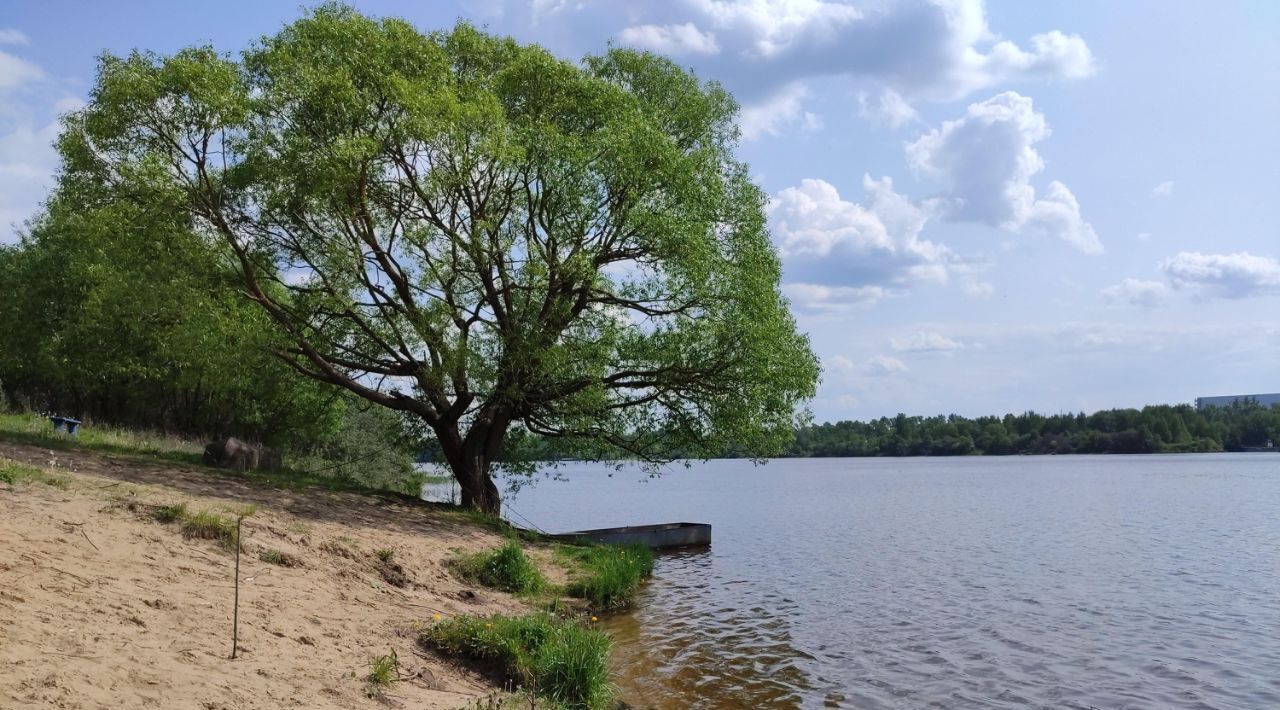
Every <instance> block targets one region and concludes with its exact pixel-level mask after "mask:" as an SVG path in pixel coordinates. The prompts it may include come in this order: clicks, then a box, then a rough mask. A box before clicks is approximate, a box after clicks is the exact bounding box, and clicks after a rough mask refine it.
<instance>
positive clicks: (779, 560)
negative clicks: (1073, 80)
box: [509, 454, 1280, 709]
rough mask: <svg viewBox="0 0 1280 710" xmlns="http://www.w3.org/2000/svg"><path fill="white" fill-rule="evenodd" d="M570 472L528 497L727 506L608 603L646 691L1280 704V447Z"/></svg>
mask: <svg viewBox="0 0 1280 710" xmlns="http://www.w3.org/2000/svg"><path fill="white" fill-rule="evenodd" d="M559 472H560V474H562V475H564V476H567V477H568V478H569V479H570V481H569V482H567V483H566V482H557V481H543V482H540V483H539V484H538V485H537V486H536V487H534V488H531V489H526V490H523V491H521V492H520V493H519V494H517V495H516V496H515V497H514V498H511V499H510V501H509V504H510V507H509V510H510V511H512V512H513V513H518V514H519V515H521V516H524V517H526V518H528V519H529V520H531V521H533V522H534V523H536V524H537V525H539V526H541V527H543V528H545V529H547V530H550V531H553V532H555V531H563V530H572V529H581V528H591V527H606V526H614V525H625V524H640V523H655V522H673V521H696V522H709V523H711V524H712V525H713V526H714V528H713V535H714V543H713V545H712V547H711V549H710V550H707V551H704V552H691V553H680V554H674V555H666V556H662V557H660V558H659V561H658V564H657V568H656V571H655V576H654V579H653V581H652V582H651V583H650V584H649V585H648V586H647V588H646V590H645V592H644V594H643V595H642V597H641V599H640V605H639V608H638V609H637V610H636V611H634V612H633V613H631V614H628V615H626V616H622V617H617V618H612V619H608V620H607V621H605V622H604V623H605V625H606V628H608V630H609V631H610V632H611V633H612V634H613V635H614V638H615V646H616V650H615V663H616V666H617V667H616V677H617V679H618V682H619V686H620V690H621V696H622V698H623V699H624V700H627V701H628V702H630V703H631V704H633V705H635V706H637V707H657V708H775V707H777V708H788V707H823V706H824V705H826V706H829V707H846V708H921V707H939V708H988V707H999V708H1003V707H1007V708H1024V707H1051V708H1107V709H1111V708H1273V707H1280V456H1277V455H1275V454H1221V455H1186V456H1142V457H1137V456H1134V457H1119V456H1115V457H1113V456H1079V457H1074V456H1065V457H1010V458H976V457H969V458H929V459H812V460H778V461H773V462H771V463H769V464H768V465H766V466H762V467H755V466H752V465H751V464H750V463H748V462H743V461H713V462H709V463H706V464H694V465H693V466H692V467H691V468H683V467H674V468H672V469H670V472H669V473H668V474H666V475H665V476H663V477H662V478H660V479H657V480H648V479H647V478H645V477H644V476H643V475H642V474H640V473H639V472H638V471H637V470H635V469H624V470H622V471H613V470H612V469H611V468H609V467H606V466H601V465H585V464H571V465H568V466H565V467H563V468H561V469H560V471H559ZM610 473H612V476H610V475H609V474H610ZM513 518H514V519H515V520H516V521H517V522H519V521H520V519H519V518H518V517H514V515H513Z"/></svg>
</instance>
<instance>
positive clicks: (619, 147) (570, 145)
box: [60, 5, 818, 512]
mask: <svg viewBox="0 0 1280 710" xmlns="http://www.w3.org/2000/svg"><path fill="white" fill-rule="evenodd" d="M736 114H737V105H736V103H735V102H734V101H733V99H732V98H731V97H730V96H729V95H728V94H727V93H726V92H724V91H723V90H722V89H721V88H720V87H719V86H718V85H716V84H714V83H706V82H701V81H699V80H698V79H697V77H695V76H693V75H692V74H691V73H689V72H688V71H686V70H684V69H682V68H680V67H679V66H677V65H675V64H673V63H672V62H670V61H669V60H666V59H664V58H661V57H658V56H655V55H652V54H648V53H642V52H635V51H631V50H625V49H616V48H614V49H609V50H608V51H606V52H605V53H603V54H601V55H598V56H589V57H586V58H585V59H584V60H583V61H582V62H580V63H571V62H567V61H564V60H561V59H558V58H556V57H554V56H552V55H551V54H550V53H548V52H546V51H545V50H543V49H541V48H539V47H536V46H529V45H521V44H518V43H516V42H515V41H513V40H510V39H505V38H500V37H493V36H490V35H487V34H485V33H482V32H480V31H478V30H476V29H475V28H473V27H471V26H469V25H466V24H459V25H458V26H457V27H455V28H454V29H452V30H451V31H445V32H435V33H429V34H424V33H421V32H419V31H418V30H417V29H415V28H414V27H413V26H411V25H409V24H408V23H406V22H403V21H401V20H396V19H372V18H368V17H365V16H363V15H361V14H359V13H357V12H356V11H354V10H352V9H350V8H348V7H345V6H341V5H324V6H322V7H320V8H318V9H316V10H314V11H312V12H309V13H307V14H306V15H305V16H303V17H302V18H301V19H299V20H297V21H296V22H294V23H293V24H291V25H288V26H286V27H285V28H283V29H282V30H281V31H280V32H279V33H278V34H276V35H274V36H271V37H265V38H263V39H262V40H261V41H259V42H258V43H256V44H255V45H254V46H253V47H251V48H249V49H248V50H246V51H245V52H243V53H242V54H241V55H240V56H238V57H232V56H229V55H222V54H218V53H217V52H216V51H215V50H214V49H212V48H209V47H197V48H190V49H186V50H182V51H180V52H177V53H176V54H173V55H172V56H158V55H155V54H149V53H142V52H135V53H134V54H132V55H130V56H128V57H114V56H105V57H103V59H102V60H101V64H100V68H99V76H98V81H97V84H96V86H95V87H94V89H93V92H92V96H91V100H90V102H89V105H88V106H87V107H86V108H85V109H83V110H81V111H79V112H78V113H76V114H74V115H73V116H72V117H70V118H69V119H68V121H67V131H66V133H65V134H64V136H63V138H62V139H61V142H60V150H61V152H62V155H63V158H64V172H63V175H62V178H61V184H60V191H61V192H62V193H63V194H64V195H66V196H67V197H68V198H69V199H75V195H76V194H77V193H78V192H80V191H91V192H94V193H95V194H99V193H103V194H108V195H110V201H112V202H115V203H121V204H128V205H132V206H133V208H134V209H139V210H144V211H145V210H148V209H152V208H153V206H155V205H165V206H166V207H172V208H174V209H176V210H177V212H178V213H179V214H180V215H181V217H182V220H183V222H184V225H185V226H186V228H187V229H189V231H190V233H191V234H193V235H196V236H198V237H199V238H201V239H204V240H206V242H207V243H208V244H216V245H218V246H219V248H220V249H222V250H223V253H224V254H226V255H227V256H228V257H230V259H231V260H232V261H233V263H234V265H235V267H236V270H237V271H238V272H239V277H240V288H241V289H242V291H243V293H244V294H245V295H247V296H248V298H249V299H250V300H251V301H253V302H255V303H257V304H258V305H259V306H260V307H261V308H262V309H263V312H265V313H266V315H267V316H268V317H269V322H270V323H271V324H272V328H273V329H274V332H275V334H276V336H275V337H273V338H272V342H273V343H275V345H274V351H275V353H276V355H277V356H278V357H280V358H282V359H283V361H284V362H286V363H288V365H289V366H291V367H292V368H293V369H294V370H296V371H297V372H299V373H301V374H303V375H306V376H308V377H310V378H313V379H315V380H319V381H322V382H326V383H330V384H333V385H337V386H339V387H342V388H345V389H346V390H349V391H350V392H353V393H355V394H357V395H359V396H361V397H364V398H365V399H368V400H370V401H372V402H375V403H377V404H379V405H382V406H384V407H388V408H390V409H393V410H399V411H402V412H406V413H410V414H412V415H414V416H416V417H417V418H419V419H420V420H421V421H423V422H424V423H425V425H426V426H427V427H428V428H429V429H430V430H431V431H432V432H433V433H434V435H435V437H436V438H437V439H438V440H439V443H440V450H441V452H442V454H443V456H444V458H445V459H446V460H447V462H448V464H449V466H450V467H451V469H452V470H453V472H454V474H455V475H456V476H457V477H458V480H459V483H460V487H461V489H462V492H463V502H464V504H467V505H472V506H475V507H479V508H482V509H485V510H488V511H490V512H496V511H497V510H498V507H499V499H498V494H497V490H496V487H495V486H494V484H493V482H492V480H491V477H490V468H491V466H492V465H493V462H494V461H495V460H497V459H499V458H500V455H501V451H502V447H503V441H504V438H505V436H506V433H507V431H508V429H509V428H511V427H512V426H518V427H521V428H523V429H524V430H527V431H528V432H530V433H533V434H536V435H539V436H542V437H551V438H554V439H556V440H558V441H559V442H560V446H561V448H564V449H568V450H571V451H573V452H574V453H575V455H578V456H580V457H586V458H590V457H594V456H598V455H602V454H604V453H606V452H610V451H616V450H618V449H621V450H623V451H626V452H628V453H629V454H630V455H633V456H636V457H638V458H641V459H644V460H649V461H662V460H665V459H667V458H669V457H672V456H674V455H676V454H680V455H684V456H690V455H692V456H698V455H715V454H718V453H720V452H721V451H724V450H726V449H727V448H730V447H733V448H734V449H735V450H739V451H743V452H744V453H746V454H748V455H752V456H765V455H769V454H774V453H778V452H780V451H781V450H782V448H783V447H784V446H785V444H786V442H787V441H788V439H789V437H790V436H791V435H792V432H793V430H794V427H795V426H796V425H798V424H799V423H801V421H802V419H803V411H802V405H803V402H804V401H805V400H806V399H808V398H810V397H812V396H813V392H814V387H815V383H816V380H817V374H818V365H817V360H816V358H815V357H814V355H813V353H812V352H811V350H810V348H809V345H808V342H807V339H806V338H805V337H804V336H802V335H801V334H799V333H798V332H797V330H796V326H795V323H794V320H793V318H792V316H791V314H790V312H789V309H788V304H787V302H786V300H785V299H784V298H783V297H782V295H781V293H780V290H779V280H780V264H779V260H778V257H777V254H776V251H775V249H774V247H773V245H772V243H771V241H770V239H769V235H768V232H767V228H766V223H765V213H764V206H765V203H766V199H767V198H766V196H765V194H764V193H763V192H762V190H761V189H760V188H759V187H757V186H756V185H755V184H753V182H752V181H751V179H750V177H749V174H748V169H747V166H746V165H745V164H743V163H742V162H740V161H739V160H737V158H736V157H735V155H734V150H735V147H736V142H737V135H738V133H737V129H736V125H735V119H736ZM155 238H157V239H160V240H163V239H165V238H166V237H164V236H163V235H161V236H158V237H155Z"/></svg>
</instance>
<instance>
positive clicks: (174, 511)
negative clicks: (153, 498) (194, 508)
mask: <svg viewBox="0 0 1280 710" xmlns="http://www.w3.org/2000/svg"><path fill="white" fill-rule="evenodd" d="M186 514H187V504H186V503H174V504H172V505H161V506H157V507H156V508H155V509H154V510H152V511H151V517H152V518H154V519H155V520H156V522H160V523H172V522H174V521H176V520H180V519H181V518H182V516H184V515H186Z"/></svg>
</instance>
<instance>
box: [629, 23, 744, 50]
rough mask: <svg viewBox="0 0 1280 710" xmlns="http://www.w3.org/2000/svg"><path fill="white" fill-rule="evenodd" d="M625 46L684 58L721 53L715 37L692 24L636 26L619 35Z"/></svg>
mask: <svg viewBox="0 0 1280 710" xmlns="http://www.w3.org/2000/svg"><path fill="white" fill-rule="evenodd" d="M618 40H619V41H620V42H622V43H623V44H627V45H631V46H633V47H638V48H640V49H648V50H651V51H654V52H659V53H661V54H670V55H673V56H682V55H689V54H716V53H718V52H719V51H720V47H719V45H717V44H716V37H715V35H713V34H711V33H710V32H702V31H700V30H699V29H698V28H697V26H696V25H694V24H693V23H692V22H686V23H684V24H682V25H636V26H634V27H628V28H626V29H625V30H623V31H622V34H620V35H618Z"/></svg>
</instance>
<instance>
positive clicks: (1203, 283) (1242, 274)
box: [1159, 251, 1280, 298]
mask: <svg viewBox="0 0 1280 710" xmlns="http://www.w3.org/2000/svg"><path fill="white" fill-rule="evenodd" d="M1159 267H1160V270H1161V271H1162V272H1164V275H1165V277H1166V278H1167V279H1169V282H1170V283H1171V284H1173V286H1174V288H1186V289H1192V290H1195V291H1196V292H1198V293H1199V294H1200V295H1203V296H1217V297H1221V298H1245V297H1248V296H1257V295H1265V294H1271V293H1276V292H1280V261H1277V260H1276V259H1273V258H1271V257H1267V256H1255V255H1253V254H1250V253H1248V252H1239V253H1236V254H1201V253H1199V252H1185V251H1184V252H1180V253H1178V254H1176V255H1174V256H1173V257H1171V258H1169V259H1166V260H1164V261H1162V262H1160V264H1159Z"/></svg>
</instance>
